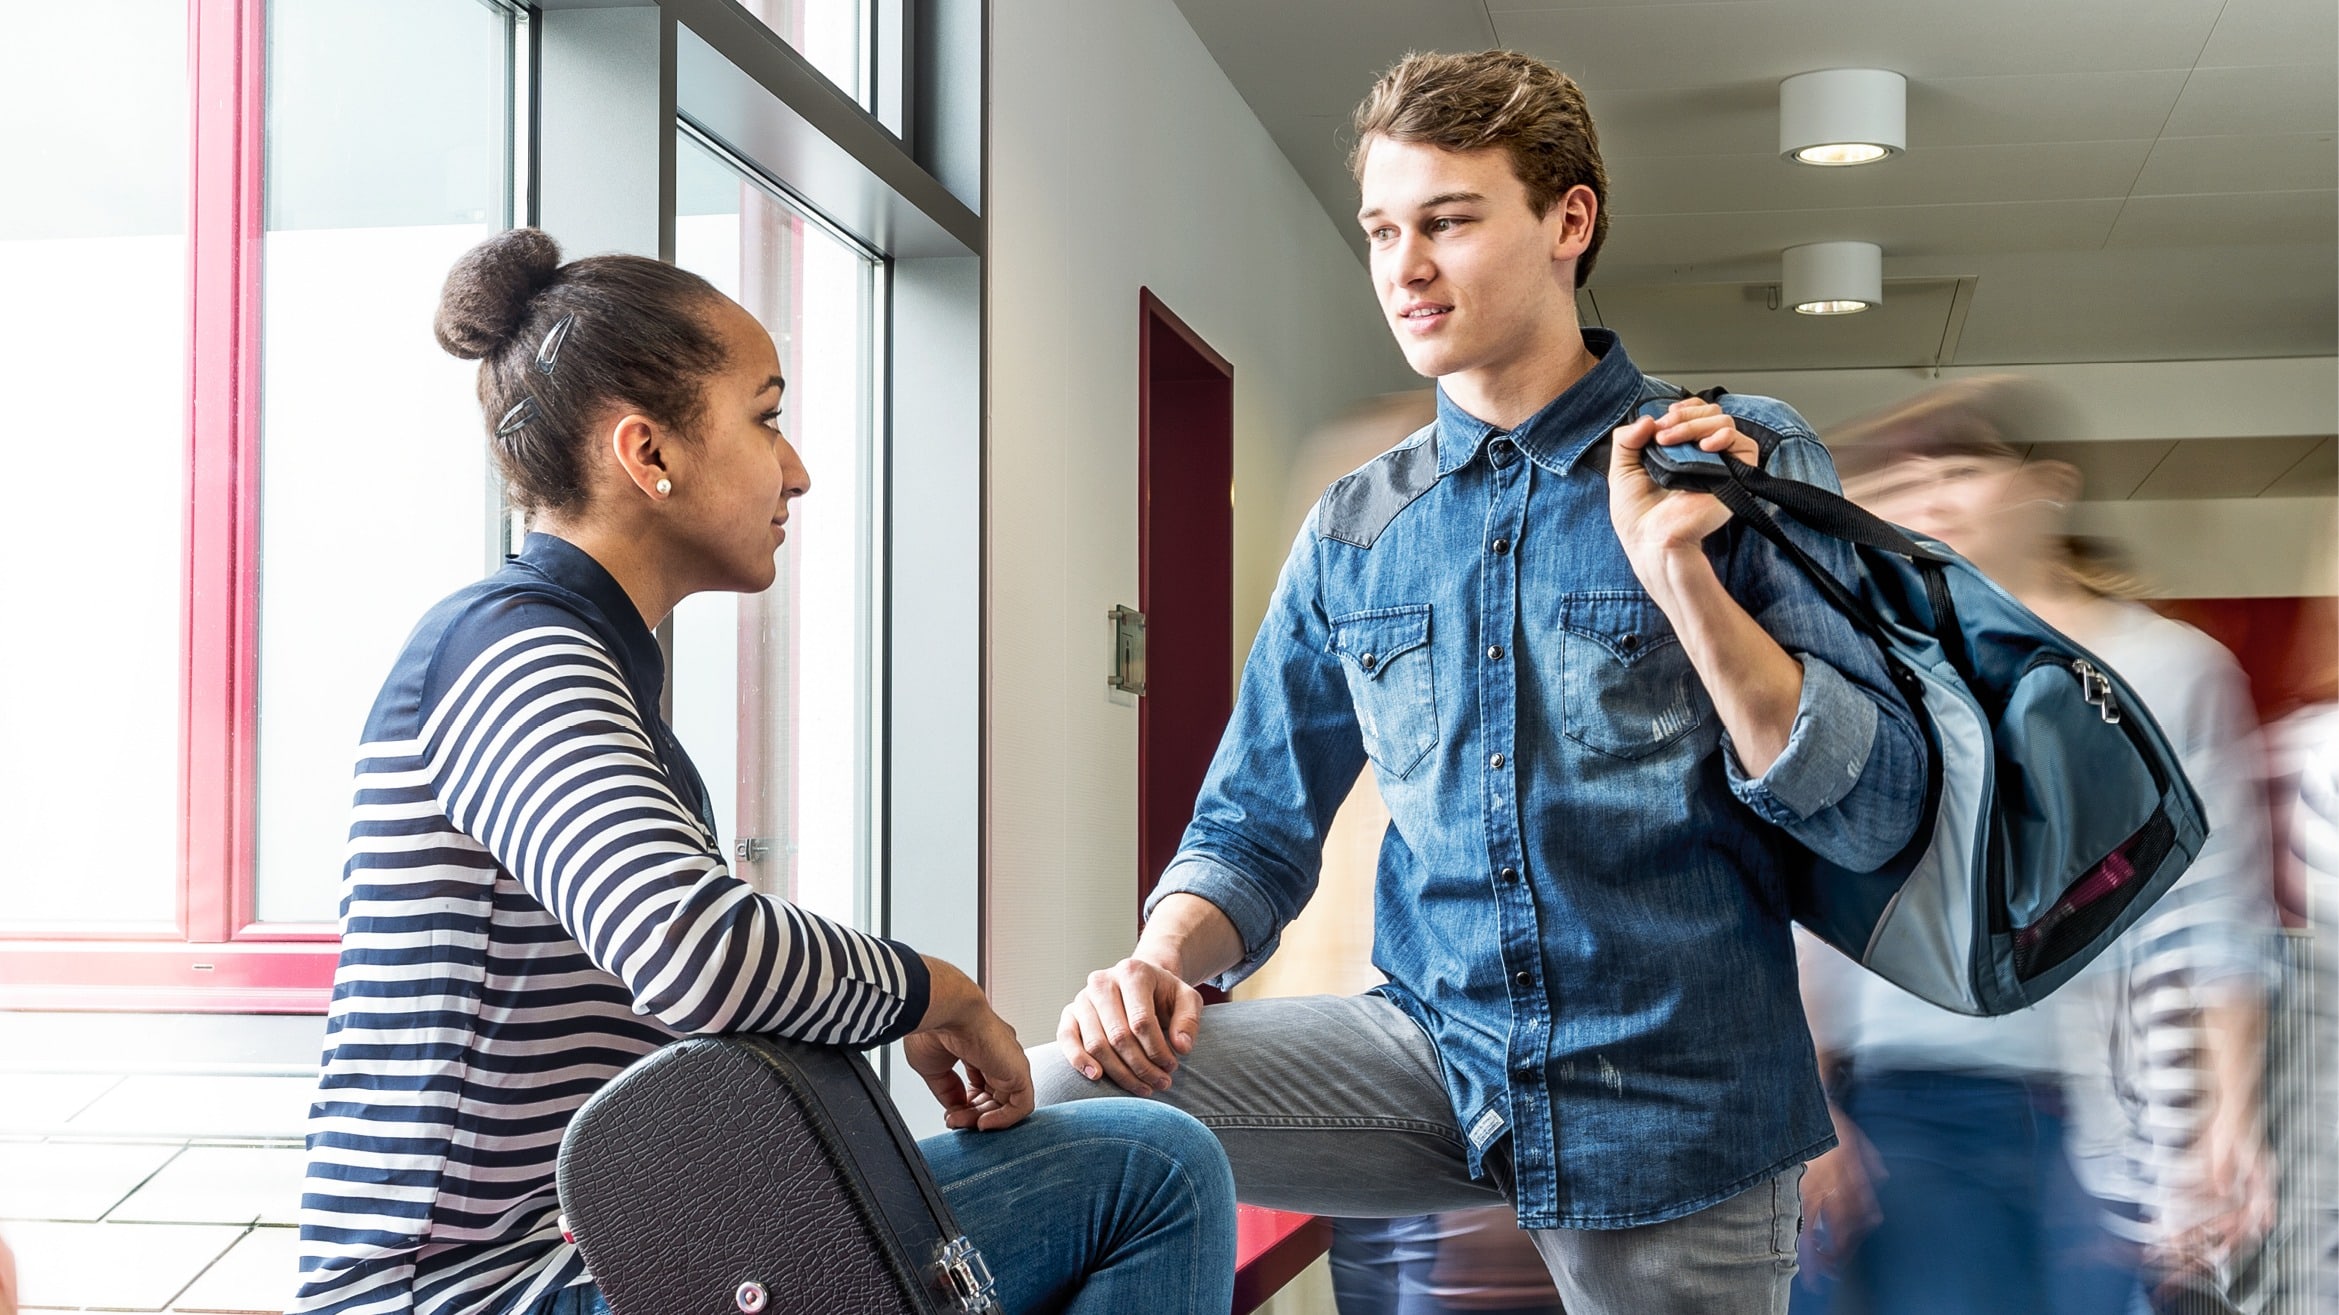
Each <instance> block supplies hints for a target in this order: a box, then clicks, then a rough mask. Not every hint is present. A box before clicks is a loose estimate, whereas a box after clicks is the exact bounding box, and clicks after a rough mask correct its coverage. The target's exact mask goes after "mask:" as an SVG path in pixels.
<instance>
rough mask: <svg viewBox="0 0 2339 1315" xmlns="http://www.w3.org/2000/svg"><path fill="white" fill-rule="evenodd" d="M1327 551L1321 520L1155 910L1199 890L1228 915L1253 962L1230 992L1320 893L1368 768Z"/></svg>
mask: <svg viewBox="0 0 2339 1315" xmlns="http://www.w3.org/2000/svg"><path fill="white" fill-rule="evenodd" d="M1316 552H1317V544H1316V533H1315V518H1314V517H1313V516H1310V517H1309V518H1308V523H1307V524H1306V525H1305V526H1303V527H1302V528H1301V530H1300V533H1299V538H1298V540H1297V541H1296V542H1295V543H1294V544H1293V545H1292V550H1291V556H1290V557H1289V558H1288V559H1287V560H1286V561H1285V563H1284V567H1283V574H1282V577H1281V578H1280V579H1279V580H1278V581H1277V582H1276V586H1275V596H1274V599H1273V600H1272V601H1271V602H1270V603H1269V604H1268V607H1267V617H1266V619H1265V621H1263V622H1262V623H1261V624H1260V626H1259V637H1258V639H1257V640H1255V641H1254V642H1253V643H1252V645H1251V655H1250V657H1249V659H1248V660H1247V661H1245V663H1244V664H1243V680H1242V688H1241V690H1240V691H1239V692H1238V693H1237V695H1236V697H1235V708H1234V715H1233V716H1232V717H1230V718H1229V719H1228V720H1227V724H1226V733H1225V735H1224V736H1222V737H1221V738H1220V739H1219V742H1218V752H1217V754H1216V756H1214V757H1213V758H1212V759H1211V762H1210V773H1209V775H1208V776H1206V777H1205V778H1204V779H1203V782H1202V792H1201V793H1200V794H1199V795H1198V796H1197V797H1196V798H1195V801H1194V820H1193V821H1192V822H1191V823H1190V824H1189V825H1188V826H1187V827H1186V834H1185V836H1184V838H1183V839H1182V840H1181V841H1180V842H1179V845H1178V853H1177V856H1176V857H1175V858H1173V859H1172V860H1170V864H1169V866H1168V867H1167V868H1166V869H1164V870H1163V872H1162V877H1161V881H1160V883H1159V884H1158V885H1156V886H1155V887H1154V889H1153V894H1152V895H1151V896H1150V897H1148V898H1147V900H1146V903H1145V913H1146V916H1148V917H1151V916H1152V914H1153V910H1154V908H1155V906H1157V905H1159V904H1160V903H1161V901H1162V900H1164V899H1166V898H1168V897H1169V896H1171V895H1174V894H1188V895H1198V896H1200V897H1201V898H1203V899H1206V900H1208V901H1210V902H1211V903H1212V904H1214V905H1216V906H1217V907H1218V909H1219V911H1220V912H1222V913H1224V914H1226V916H1227V919H1228V920H1229V921H1230V922H1232V923H1233V924H1234V927H1235V930H1236V931H1237V932H1238V933H1240V934H1241V936H1242V942H1243V957H1242V961H1241V962H1240V963H1237V964H1236V965H1235V966H1234V967H1233V968H1230V969H1228V970H1227V971H1226V972H1225V973H1223V974H1221V975H1220V976H1219V977H1217V978H1215V979H1213V983H1212V984H1213V985H1216V986H1219V987H1222V988H1225V987H1232V986H1233V985H1235V984H1236V983H1237V982H1240V981H1242V980H1243V979H1244V978H1245V977H1248V976H1250V975H1251V974H1252V973H1253V972H1255V971H1257V970H1258V968H1259V966H1260V965H1261V964H1263V963H1265V962H1266V961H1267V959H1268V957H1269V956H1271V955H1273V954H1274V953H1275V947H1276V946H1277V945H1278V944H1279V943H1280V942H1281V938H1282V934H1283V928H1284V927H1285V925H1287V924H1288V923H1290V922H1291V920H1292V919H1293V918H1296V917H1298V916H1299V912H1300V910H1301V909H1302V908H1304V907H1306V905H1307V902H1308V899H1309V897H1310V896H1312V895H1314V894H1315V889H1316V878H1317V876H1318V874H1319V872H1320V871H1321V869H1322V864H1323V853H1324V835H1325V833H1326V832H1327V831H1329V830H1330V829H1331V826H1332V818H1333V815H1334V814H1335V813H1337V812H1338V811H1339V808H1340V804H1341V802H1342V801H1343V800H1345V799H1346V798H1347V797H1348V792H1349V791H1350V790H1351V789H1352V788H1354V787H1355V785H1356V780H1357V777H1358V775H1359V774H1360V773H1361V772H1362V771H1363V770H1364V738H1363V733H1362V732H1361V731H1360V730H1359V729H1358V727H1357V722H1356V711H1355V706H1354V705H1353V704H1352V703H1351V702H1350V700H1349V695H1348V683H1347V678H1346V677H1345V676H1343V675H1342V674H1341V672H1340V665H1339V659H1338V658H1336V657H1334V656H1333V654H1332V645H1331V628H1330V626H1329V624H1328V623H1327V621H1326V619H1325V616H1324V611H1323V607H1322V603H1321V594H1320V591H1319V589H1318V584H1317V581H1318V573H1317V566H1316Z"/></svg>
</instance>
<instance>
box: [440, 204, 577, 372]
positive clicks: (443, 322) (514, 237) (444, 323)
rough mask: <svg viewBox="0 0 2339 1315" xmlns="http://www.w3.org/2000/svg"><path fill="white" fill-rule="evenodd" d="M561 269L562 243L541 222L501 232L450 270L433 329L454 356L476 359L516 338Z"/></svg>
mask: <svg viewBox="0 0 2339 1315" xmlns="http://www.w3.org/2000/svg"><path fill="white" fill-rule="evenodd" d="M559 272H560V244H559V243H557V242H555V241H553V240H552V239H551V238H550V237H548V236H546V235H545V233H544V230H542V229H539V228H515V229H511V230H508V231H506V232H502V233H498V234H496V235H495V236H494V237H491V238H489V239H487V240H486V241H485V242H482V243H480V244H479V245H478V246H475V247H473V248H471V249H470V250H469V251H466V252H464V253H463V257H462V259H460V260H457V261H456V262H455V267H454V268H453V269H451V270H449V271H447V284H446V287H445V288H443V289H441V290H440V292H439V313H438V318H437V319H436V320H434V321H433V322H432V324H431V331H432V332H433V333H435V334H436V335H437V336H438V340H439V346H441V347H443V348H445V349H446V350H447V353H448V354H449V355H451V356H457V357H461V358H462V359H463V360H466V361H476V360H478V359H480V358H481V357H484V356H490V355H493V354H494V353H495V352H496V350H497V349H499V348H501V347H502V346H503V345H504V344H505V343H508V342H510V341H511V340H512V335H514V334H516V333H518V332H519V330H520V325H521V324H523V323H525V322H526V320H527V318H528V303H529V302H530V301H531V300H533V299H534V298H535V296H536V294H537V293H539V292H541V291H543V290H544V287H545V285H546V284H548V283H550V282H552V279H553V276H554V275H555V274H557V273H559Z"/></svg>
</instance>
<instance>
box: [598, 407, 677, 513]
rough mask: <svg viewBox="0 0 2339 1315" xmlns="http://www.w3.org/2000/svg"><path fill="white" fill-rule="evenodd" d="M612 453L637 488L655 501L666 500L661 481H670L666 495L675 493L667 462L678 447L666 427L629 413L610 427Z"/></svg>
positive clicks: (637, 414)
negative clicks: (659, 486)
mask: <svg viewBox="0 0 2339 1315" xmlns="http://www.w3.org/2000/svg"><path fill="white" fill-rule="evenodd" d="M609 449H610V455H611V456H613V457H615V458H616V459H617V465H618V468H619V469H621V470H623V471H624V472H625V477H626V478H627V479H628V480H630V481H632V483H633V486H634V487H635V488H637V489H640V490H641V491H642V492H643V493H645V494H647V495H649V496H651V497H663V496H665V493H661V492H660V491H659V489H658V481H660V480H666V481H668V483H667V486H666V493H671V492H672V491H673V478H674V472H673V471H672V470H671V469H669V468H668V465H667V458H668V457H669V456H670V455H671V454H672V452H673V449H674V444H673V443H672V441H671V440H670V437H669V435H668V434H667V433H666V427H665V426H664V425H661V424H659V423H658V422H657V421H655V420H652V419H650V418H649V417H648V416H646V415H642V414H641V413H639V412H636V411H629V412H627V413H626V414H624V415H621V416H619V417H618V418H617V419H616V420H615V421H614V422H613V423H611V425H610V426H609Z"/></svg>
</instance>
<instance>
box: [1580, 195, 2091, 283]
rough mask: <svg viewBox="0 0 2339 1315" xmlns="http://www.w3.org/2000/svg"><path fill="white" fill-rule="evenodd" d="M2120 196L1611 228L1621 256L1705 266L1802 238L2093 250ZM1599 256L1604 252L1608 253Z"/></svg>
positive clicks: (1752, 214) (1899, 251)
mask: <svg viewBox="0 0 2339 1315" xmlns="http://www.w3.org/2000/svg"><path fill="white" fill-rule="evenodd" d="M2121 204H2122V203H2121V202H2119V201H2022V202H2014V203H2010V204H2006V205H1986V204H1984V205H1919V206H1884V207H1872V208H1845V209H1840V210H1767V211H1747V212H1738V213H1724V214H1704V215H1638V216H1635V217H1633V220H1632V222H1631V223H1629V224H1628V223H1622V222H1619V223H1618V224H1617V225H1616V226H1615V227H1614V228H1612V229H1610V230H1609V234H1608V246H1607V250H1608V251H1609V252H1611V253H1613V255H1614V257H1615V260H1616V263H1617V264H1620V265H1623V264H1662V265H1676V266H1678V265H1703V264H1715V263H1720V262H1724V261H1736V260H1748V259H1760V258H1765V257H1773V256H1776V255H1777V254H1778V253H1779V252H1780V251H1783V250H1785V249H1786V248H1788V247H1791V246H1794V245H1796V244H1798V243H1803V242H1835V241H1859V242H1874V243H1877V244H1879V245H1880V246H1882V247H1883V248H1884V254H1885V258H1886V264H1885V273H1887V274H1892V273H1895V272H1896V271H1894V270H1893V269H1892V267H1891V259H1892V257H1894V256H1930V255H1948V254H1952V253H1967V252H1976V251H2054V250H2087V249H2091V248H2094V247H2099V246H2102V245H2103V240H2104V236H2105V235H2106V234H2108V233H2109V232H2111V228H2112V221H2114V220H2115V219H2117V218H2118V217H2119V213H2120V206H2121ZM1602 259H1604V260H1605V259H1608V257H1607V256H1603V257H1602Z"/></svg>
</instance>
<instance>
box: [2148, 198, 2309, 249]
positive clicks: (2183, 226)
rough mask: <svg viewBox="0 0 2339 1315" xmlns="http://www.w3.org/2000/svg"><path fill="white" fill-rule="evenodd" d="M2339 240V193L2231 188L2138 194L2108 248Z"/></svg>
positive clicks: (2248, 244)
mask: <svg viewBox="0 0 2339 1315" xmlns="http://www.w3.org/2000/svg"><path fill="white" fill-rule="evenodd" d="M2292 242H2339V195H2335V194H2333V193H2331V192H2329V191H2311V192H2227V193H2223V194H2220V195H2216V196H2139V197H2135V198H2133V199H2132V200H2130V201H2129V202H2128V204H2127V207H2126V208H2125V209H2123V210H2121V211H2120V221H2119V223H2117V224H2116V225H2114V226H2113V228H2112V235H2111V238H2110V239H2109V240H2108V241H2107V242H2106V245H2107V246H2115V247H2177V246H2210V245H2217V246H2263V245H2268V244H2275V243H2292Z"/></svg>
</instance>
